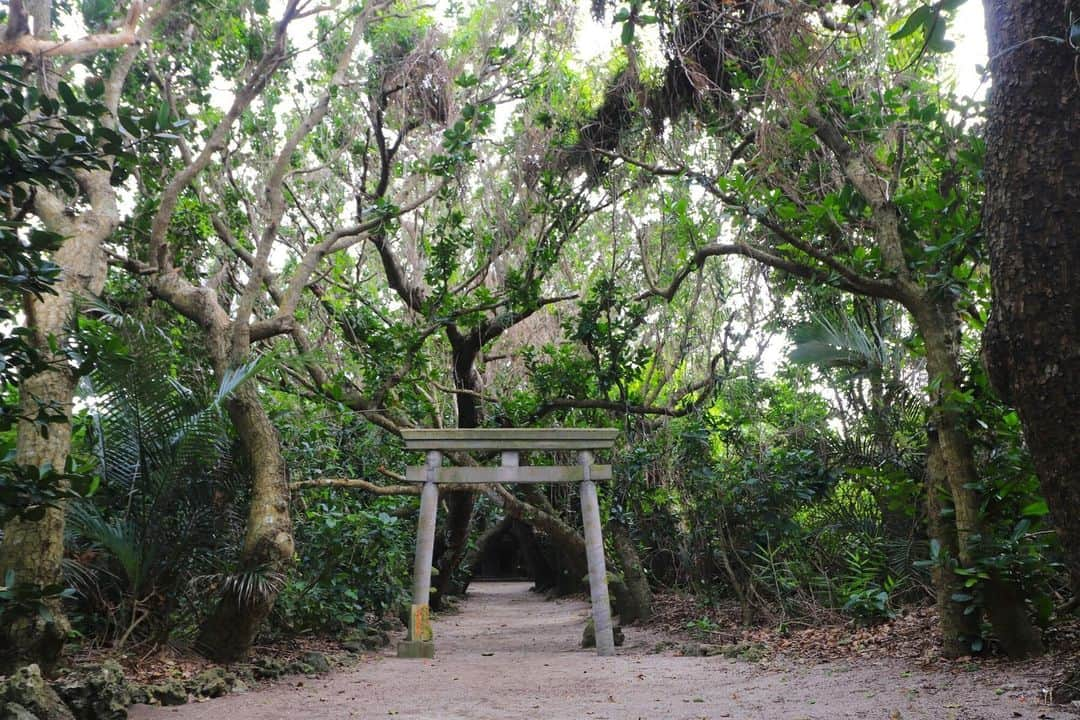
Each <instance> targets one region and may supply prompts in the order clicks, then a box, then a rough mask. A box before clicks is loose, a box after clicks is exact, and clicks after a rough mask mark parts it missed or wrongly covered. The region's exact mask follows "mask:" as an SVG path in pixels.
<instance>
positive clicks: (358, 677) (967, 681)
mask: <svg viewBox="0 0 1080 720" xmlns="http://www.w3.org/2000/svg"><path fill="white" fill-rule="evenodd" d="M463 608H464V609H463V611H462V612H461V613H459V614H455V615H448V616H443V617H441V618H438V619H437V620H436V622H435V640H436V648H437V657H436V658H435V660H433V661H430V660H399V659H397V658H396V657H393V653H392V652H391V651H389V650H388V651H387V654H386V655H384V656H383V657H375V658H372V659H371V660H370V661H368V662H364V663H361V664H360V665H359V666H357V667H356V668H353V669H351V670H347V671H342V672H338V673H334V674H331V675H328V676H325V677H321V678H314V679H312V678H293V679H291V680H290V679H285V680H283V681H281V683H279V684H277V685H275V686H274V687H271V688H268V689H263V690H258V691H254V692H248V693H244V694H239V695H231V696H228V697H225V698H221V699H218V700H211V701H208V702H205V703H196V704H189V705H185V706H181V707H177V708H151V707H147V706H136V707H135V708H132V712H131V718H132V719H133V720H151V719H154V718H159V719H164V718H170V719H181V720H201V719H205V720H211V719H212V720H219V719H225V720H277V719H279V718H313V719H315V720H321V719H327V720H329V719H331V718H333V719H336V718H377V717H396V718H400V719H405V718H409V719H416V718H469V719H470V720H503V719H504V718H528V719H529V720H548V719H552V718H560V719H561V718H566V719H567V720H569V719H574V720H578V719H582V718H585V719H591V720H599V719H601V718H608V719H610V720H634V719H635V718H648V719H650V720H653V719H655V720H668V719H672V720H675V719H685V720H699V719H701V718H709V719H710V720H711V719H712V718H747V719H749V718H754V719H757V718H761V719H762V720H774V719H776V720H781V719H790V720H811V719H813V720H818V719H820V720H838V719H840V718H860V719H861V718H880V719H881V720H894V719H895V718H897V717H899V718H902V719H903V720H912V719H914V718H925V719H926V720H997V719H998V718H1009V719H1010V720H1011V719H1012V718H1017V717H1023V718H1032V719H1033V720H1034V719H1035V718H1038V717H1062V714H1061V713H1060V712H1058V711H1057V709H1056V708H1047V707H1033V706H1032V705H1031V703H1030V702H1028V703H1024V702H1021V701H1020V700H1019V699H1018V698H1017V697H1015V695H1016V693H1014V692H1008V693H1002V694H998V693H996V692H995V687H997V684H998V683H1001V682H1007V681H1009V679H1008V678H1004V677H1002V676H995V677H989V676H987V675H984V674H981V673H979V674H976V673H959V674H946V673H933V672H923V671H920V670H918V669H917V668H913V667H908V666H906V665H905V664H903V663H900V662H896V661H891V660H881V661H863V662H860V663H857V664H856V663H826V664H818V665H805V664H798V663H787V662H784V661H774V662H772V663H770V664H769V666H768V667H763V666H761V665H757V664H752V663H747V662H742V661H735V660H729V659H725V658H720V657H713V658H696V657H678V656H674V655H669V654H663V655H662V654H648V649H649V648H651V647H653V646H654V645H655V643H656V641H657V640H658V638H656V637H654V636H651V635H649V634H648V633H645V632H643V631H641V630H636V629H634V628H628V629H627V633H626V634H627V644H626V646H625V647H623V648H620V650H619V652H620V654H619V656H618V657H614V658H598V657H596V656H595V655H594V654H593V651H591V650H582V649H580V648H579V647H578V643H579V641H580V638H581V629H582V627H583V625H584V622H585V619H586V617H587V613H588V606H587V605H586V604H585V603H583V602H580V601H576V600H563V601H557V602H545V601H544V600H543V599H541V598H540V597H538V596H537V595H535V594H533V593H530V592H528V585H527V584H524V583H483V584H474V585H473V586H472V587H471V588H470V593H469V600H468V602H467V603H465V604H464V606H463ZM1011 682H1013V683H1017V684H1018V685H1019V686H1020V687H1024V688H1027V687H1028V686H1030V684H1031V681H1030V680H1028V681H1026V682H1025V679H1023V678H1013V679H1012V680H1011ZM1047 711H1050V712H1047ZM1044 713H1045V714H1044Z"/></svg>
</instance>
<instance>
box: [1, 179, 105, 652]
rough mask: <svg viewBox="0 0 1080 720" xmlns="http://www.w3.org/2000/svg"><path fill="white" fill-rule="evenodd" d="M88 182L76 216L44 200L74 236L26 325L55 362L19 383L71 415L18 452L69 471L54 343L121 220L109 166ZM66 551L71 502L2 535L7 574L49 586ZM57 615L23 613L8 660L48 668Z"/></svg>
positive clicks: (95, 282)
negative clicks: (88, 204)
mask: <svg viewBox="0 0 1080 720" xmlns="http://www.w3.org/2000/svg"><path fill="white" fill-rule="evenodd" d="M79 181H80V184H81V185H82V186H83V188H84V189H86V190H87V192H88V194H89V196H90V197H91V198H92V199H93V200H94V201H96V202H95V205H96V207H95V209H94V210H88V211H86V212H85V213H84V214H83V215H82V216H80V217H76V218H71V217H68V216H67V215H65V214H64V212H63V207H62V204H61V203H60V201H59V200H58V199H57V198H55V197H53V196H51V195H48V194H47V193H45V192H43V191H42V192H41V193H40V194H39V198H38V200H37V203H36V210H37V212H38V214H39V215H40V216H41V217H42V218H43V219H44V220H45V224H46V226H47V227H48V228H49V229H50V230H52V231H54V232H58V233H60V234H62V235H64V236H65V237H66V239H65V240H64V242H63V244H62V245H61V246H60V249H59V250H57V252H56V254H55V256H54V258H53V260H54V262H55V263H56V264H57V265H59V266H60V268H61V275H60V279H59V280H58V282H57V283H56V285H55V286H54V289H55V291H56V294H55V295H46V296H44V297H43V298H42V299H41V300H37V299H34V298H30V299H29V300H28V301H27V303H26V325H27V327H28V328H30V329H31V330H32V331H33V336H32V340H31V342H33V344H34V346H35V347H36V348H37V349H38V350H39V352H41V353H42V355H43V357H44V358H46V359H47V360H48V361H49V363H50V366H49V369H47V370H45V371H44V372H41V373H38V374H36V375H31V376H29V377H27V378H26V379H25V380H23V382H22V384H21V385H20V387H19V398H20V405H21V408H22V410H21V412H22V415H23V416H24V417H28V418H34V417H36V416H37V415H38V411H39V408H48V409H49V411H50V412H51V413H59V414H62V415H63V416H64V417H65V418H66V421H65V422H62V423H61V422H57V423H51V424H49V426H48V431H47V435H43V434H42V431H41V429H40V428H39V427H37V426H36V425H35V424H34V423H33V422H28V421H26V420H22V421H20V423H19V427H18V434H17V439H16V460H17V462H18V463H19V464H20V465H30V466H34V467H39V468H40V467H43V466H46V465H50V466H52V467H53V468H55V469H56V470H58V471H63V469H64V467H65V465H66V463H67V458H68V454H69V453H70V451H71V425H70V422H69V421H70V419H71V408H72V396H73V394H74V391H75V377H74V376H73V374H72V371H71V367H70V365H69V364H68V359H67V358H66V357H65V356H64V355H63V354H62V353H53V352H52V350H51V347H52V345H54V344H55V345H56V346H59V347H62V346H63V345H64V344H65V342H66V340H67V336H68V329H69V325H68V323H69V322H70V321H71V319H72V318H73V316H74V312H75V301H76V298H77V297H80V296H83V297H86V296H92V295H98V294H100V293H101V290H102V288H103V287H104V285H105V275H106V270H107V267H106V264H105V257H104V254H103V252H102V249H101V245H102V243H103V242H104V240H105V238H107V237H108V236H109V235H110V234H111V233H112V231H113V230H114V229H115V228H116V225H117V213H116V208H115V206H114V205H113V204H112V203H111V196H109V195H108V194H107V192H102V191H103V188H104V189H107V188H108V172H104V173H102V172H94V173H81V174H80V175H79ZM63 554H64V510H63V509H62V508H49V509H47V510H46V511H45V516H44V517H43V518H41V519H40V520H37V521H31V520H13V521H11V522H9V523H8V524H7V525H6V526H5V527H4V539H3V542H2V543H0V578H3V577H4V575H5V574H6V573H7V571H8V570H13V571H14V572H15V580H16V582H19V583H24V582H25V583H30V584H32V585H35V586H38V587H43V586H47V585H53V584H56V583H59V582H60V581H61V579H62V578H61V571H60V568H61V561H62V559H63ZM49 610H50V614H51V619H46V618H43V617H41V616H33V617H28V618H24V619H21V620H18V621H16V622H13V623H11V624H10V626H9V627H7V628H5V632H4V635H6V637H5V636H3V635H0V647H3V648H5V651H4V652H3V653H2V656H3V657H2V658H0V664H9V663H11V662H15V663H30V662H36V663H38V664H39V665H41V666H42V667H43V668H45V669H46V670H48V669H49V668H51V667H52V665H53V664H54V663H55V661H56V660H57V658H58V657H59V654H60V652H61V650H62V648H63V643H64V638H65V637H66V635H67V631H68V629H69V628H70V626H69V624H68V622H67V620H66V618H65V617H64V615H63V612H62V609H61V608H60V607H59V605H58V604H56V603H50V604H49Z"/></svg>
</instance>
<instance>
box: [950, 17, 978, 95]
mask: <svg viewBox="0 0 1080 720" xmlns="http://www.w3.org/2000/svg"><path fill="white" fill-rule="evenodd" d="M946 37H947V38H950V39H951V40H953V41H954V42H955V43H956V49H954V50H953V52H952V55H951V56H950V60H951V64H952V70H953V73H954V77H955V78H956V90H957V92H958V93H959V94H960V95H961V96H967V97H973V98H974V97H982V96H984V95H985V94H986V89H987V84H986V83H985V82H984V78H983V76H982V75H981V74H980V73H979V71H978V70H977V69H976V66H983V65H986V59H987V51H986V25H985V21H984V17H983V4H982V2H981V0H968V1H967V2H965V3H964V4H963V5H961V6H960V8H959V9H958V10H957V11H956V17H955V18H954V19H953V21H952V23H951V24H950V26H949V32H948V33H947V34H946Z"/></svg>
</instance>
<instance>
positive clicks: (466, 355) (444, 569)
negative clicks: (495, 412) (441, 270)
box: [431, 334, 480, 610]
mask: <svg viewBox="0 0 1080 720" xmlns="http://www.w3.org/2000/svg"><path fill="white" fill-rule="evenodd" d="M451 343H452V344H453V345H454V384H455V386H456V387H458V388H461V389H463V390H466V391H467V392H463V393H458V394H457V395H456V402H457V410H458V427H459V428H476V427H480V406H479V403H478V402H477V398H476V395H474V394H472V393H474V392H476V391H477V390H478V383H477V380H476V370H475V369H474V367H473V366H474V364H475V363H476V355H477V353H478V352H479V347H473V346H472V345H470V344H468V343H466V342H464V341H463V340H461V339H460V336H458V335H456V334H451ZM446 504H447V510H448V512H447V514H446V548H445V550H444V551H443V554H442V556H441V557H440V558H439V574H438V576H437V577H435V578H434V582H433V583H432V593H431V608H432V609H433V610H438V609H439V608H441V607H442V599H443V598H444V597H445V596H446V595H447V594H449V593H454V592H461V591H463V590H464V588H461V587H455V584H454V574H455V573H456V572H457V569H458V567H459V566H460V565H461V561H462V560H464V559H465V554H466V552H467V551H468V547H469V528H470V526H471V524H472V513H473V507H474V506H475V505H476V495H475V494H474V493H471V492H459V493H453V494H452V495H451V496H450V497H449V499H447V501H446Z"/></svg>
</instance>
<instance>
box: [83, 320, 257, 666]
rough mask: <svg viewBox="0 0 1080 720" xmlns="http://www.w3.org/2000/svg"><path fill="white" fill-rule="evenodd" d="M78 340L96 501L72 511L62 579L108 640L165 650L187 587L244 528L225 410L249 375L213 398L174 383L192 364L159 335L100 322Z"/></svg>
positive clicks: (195, 383) (224, 385)
mask: <svg viewBox="0 0 1080 720" xmlns="http://www.w3.org/2000/svg"><path fill="white" fill-rule="evenodd" d="M78 339H79V343H80V350H81V351H82V352H83V353H84V354H85V355H86V357H87V359H88V360H89V361H90V365H91V367H92V368H93V369H92V371H91V372H90V373H89V374H88V375H87V376H86V378H85V382H84V385H83V390H84V392H85V401H86V403H87V406H88V412H87V430H88V431H87V437H88V438H89V439H90V441H91V443H92V445H93V450H94V453H95V454H96V455H97V458H98V462H99V472H100V475H101V490H100V492H99V493H98V494H97V495H95V496H94V497H93V498H92V499H84V500H79V501H77V502H73V503H72V504H71V505H70V506H69V511H68V517H69V527H70V544H71V549H72V552H71V553H70V554H71V560H70V561H69V563H68V569H69V577H70V580H71V581H72V583H73V584H74V585H75V586H76V587H77V588H78V589H79V590H80V591H81V594H82V595H83V597H84V598H85V600H86V602H87V603H88V604H89V605H90V609H91V610H92V611H93V614H94V615H95V616H98V617H105V618H108V622H107V624H106V626H105V627H102V628H98V630H99V631H100V632H102V633H103V635H104V636H105V637H106V638H107V639H111V640H112V641H113V642H114V643H115V644H117V645H123V644H124V643H127V642H129V641H131V640H133V639H138V640H149V641H153V642H161V641H164V640H166V639H167V637H168V635H169V632H170V631H171V630H172V628H173V627H174V625H175V623H176V622H177V621H179V620H182V619H183V618H180V617H176V616H177V610H178V609H179V608H180V607H182V606H183V601H184V594H185V592H186V589H187V587H188V583H189V580H190V579H191V578H192V577H194V576H195V575H197V574H201V573H205V572H207V571H208V570H210V571H212V570H213V569H214V567H213V565H212V556H213V555H214V554H216V553H217V552H218V551H220V550H221V549H222V548H223V546H226V545H229V544H231V543H233V542H235V539H236V535H237V533H238V532H239V531H238V528H240V527H241V526H242V520H241V518H240V517H239V516H238V514H237V512H236V509H237V504H238V500H239V498H238V497H237V495H238V493H239V489H240V488H241V487H242V483H239V482H236V481H235V480H234V478H235V477H236V473H235V472H234V467H233V461H232V455H231V453H230V448H231V439H230V435H229V425H228V419H227V416H226V415H225V413H224V411H223V408H222V403H223V402H224V401H225V400H226V399H227V398H228V396H229V394H230V393H231V392H233V391H234V390H235V389H236V388H237V386H239V384H240V383H242V382H244V380H245V379H246V378H247V377H248V375H250V374H251V371H252V368H250V367H247V368H243V369H241V370H240V371H238V372H234V373H231V374H230V375H228V376H227V377H225V378H224V380H223V382H221V383H220V384H218V386H217V387H216V388H212V389H211V388H209V387H207V386H206V385H205V384H204V383H201V382H199V380H200V378H199V377H198V376H197V375H192V376H190V377H184V376H182V375H181V373H180V372H179V370H178V368H180V367H183V366H185V365H186V366H188V367H190V366H192V365H194V363H191V364H190V365H188V364H187V363H184V362H183V361H182V360H180V361H178V358H177V353H176V352H175V348H173V346H172V344H171V343H170V342H169V341H168V339H167V338H165V337H164V336H162V335H160V334H158V333H157V331H156V330H155V329H148V328H145V327H142V326H141V325H139V324H137V323H135V322H133V321H130V320H122V319H119V318H116V317H115V316H112V315H107V314H105V313H103V312H98V313H97V314H96V319H89V320H83V321H81V326H80V332H79V334H78Z"/></svg>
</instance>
